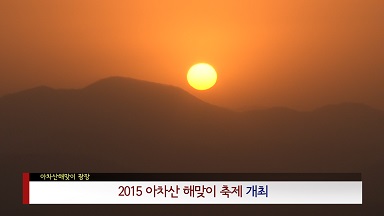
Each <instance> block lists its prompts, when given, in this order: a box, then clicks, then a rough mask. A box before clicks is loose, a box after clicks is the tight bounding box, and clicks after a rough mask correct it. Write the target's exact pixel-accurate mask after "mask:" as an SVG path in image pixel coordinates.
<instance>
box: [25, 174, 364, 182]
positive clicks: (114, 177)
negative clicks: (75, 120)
mask: <svg viewBox="0 0 384 216" xmlns="http://www.w3.org/2000/svg"><path fill="white" fill-rule="evenodd" d="M68 176H70V177H71V178H67V177H68ZM48 177H49V178H48ZM29 180H30V181H361V173H30V178H29Z"/></svg>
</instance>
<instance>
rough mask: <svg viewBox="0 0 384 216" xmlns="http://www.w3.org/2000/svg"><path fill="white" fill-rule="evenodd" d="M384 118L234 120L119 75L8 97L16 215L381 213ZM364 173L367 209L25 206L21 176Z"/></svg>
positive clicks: (349, 114) (3, 135)
mask: <svg viewBox="0 0 384 216" xmlns="http://www.w3.org/2000/svg"><path fill="white" fill-rule="evenodd" d="M383 144H384V112H383V111H380V110H376V109H373V108H371V107H369V106H366V105H363V104H354V103H344V104H338V105H330V106H325V107H323V108H319V109H317V110H314V111H311V112H298V111H294V110H291V109H287V108H271V109H264V110H254V111H247V112H233V111H230V110H227V109H224V108H220V107H217V106H214V105H211V104H208V103H205V102H203V101H201V100H199V99H198V98H196V97H194V96H192V95H191V94H189V93H187V92H186V91H184V90H182V89H180V88H176V87H173V86H168V85H162V84H157V83H151V82H146V81H139V80H134V79H129V78H120V77H113V78H107V79H104V80H101V81H98V82H96V83H94V84H92V85H90V86H87V87H85V88H83V89H71V90H55V89H51V88H48V87H38V88H34V89H30V90H26V91H22V92H19V93H15V94H11V95H7V96H4V97H2V98H0V152H1V153H0V154H1V159H0V160H1V165H0V166H1V167H0V169H1V171H2V173H3V174H4V176H7V177H6V179H8V180H5V182H2V186H1V187H2V188H1V191H3V196H1V198H0V199H1V200H0V203H1V209H2V210H3V211H5V212H7V214H6V215H25V214H30V215H35V214H36V215H50V214H51V213H52V212H55V214H57V215H65V214H67V213H71V214H72V215H81V214H87V215H88V214H92V215H114V214H122V213H123V214H129V213H132V214H139V215H154V214H156V215H180V214H182V215H212V214H222V215H234V214H236V215H237V214H240V215H246V214H247V215H248V214H253V213H256V212H257V213H259V214H264V215H381V214H380V213H383V212H384V211H383V210H382V209H381V202H382V201H383V199H382V194H383V192H384V190H383V188H384V187H382V186H381V185H382V182H383V180H384V173H383V168H382V167H383V166H384V159H383V155H384V154H383V153H384V146H383ZM23 171H24V172H25V171H27V172H62V171H64V172H66V171H68V172H83V171H86V172H362V173H363V186H364V200H363V202H364V204H363V205H300V206H294V205H292V206H290V205H271V206H268V205H265V206H260V205H257V206H252V205H250V206H248V205H241V206H239V205H232V206H222V205H203V206H196V205H192V206H188V205H181V206H179V205H171V206H159V205H157V206H156V205H154V206H152V205H151V206H133V205H128V206H67V205H66V206H22V205H21V186H20V185H21V172H23Z"/></svg>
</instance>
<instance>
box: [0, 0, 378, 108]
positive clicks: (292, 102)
mask: <svg viewBox="0 0 384 216" xmlns="http://www.w3.org/2000/svg"><path fill="white" fill-rule="evenodd" d="M0 29H1V33H0V95H4V94H6V93H10V92H15V91H19V90H22V89H26V88H30V87H34V86H38V85H48V86H51V87H56V88H78V87H83V86H85V85H87V84H90V83H92V82H94V81H96V80H98V79H101V78H105V77H108V76H127V77H132V78H138V79H143V80H148V81H155V82H160V83H166V84H171V85H175V86H179V87H181V88H183V89H185V90H187V91H189V92H191V93H193V94H195V95H196V96H198V97H199V98H202V99H203V100H205V101H207V102H211V103H214V104H218V105H222V106H227V107H232V108H244V107H254V106H256V107H259V106H262V107H269V106H288V107H292V108H296V109H299V110H303V109H304V110H305V109H312V108H314V107H318V106H322V105H325V104H329V103H338V102H344V101H355V102H364V103H367V104H369V105H371V106H374V107H379V108H382V109H384V1H383V0H311V1H309V0H290V1H287V0H268V1H267V0H264V1H256V0H230V1H229V0H228V1H225V0H211V1H209V0H185V1H180V0H172V1H171V0H162V1H160V0H159V1H155V0H140V1H139V0H137V1H130V0H125V1H123V0H122V1H117V0H105V1H101V0H33V1H32V0H31V1H27V0H2V1H0ZM197 62H207V63H210V64H211V65H212V66H214V67H215V68H216V70H217V72H218V82H217V85H216V86H214V87H213V88H212V89H210V90H208V91H204V92H198V91H196V90H194V89H192V88H191V87H190V86H189V85H188V83H187V81H186V73H187V71H188V69H189V67H190V66H191V65H193V64H194V63H197Z"/></svg>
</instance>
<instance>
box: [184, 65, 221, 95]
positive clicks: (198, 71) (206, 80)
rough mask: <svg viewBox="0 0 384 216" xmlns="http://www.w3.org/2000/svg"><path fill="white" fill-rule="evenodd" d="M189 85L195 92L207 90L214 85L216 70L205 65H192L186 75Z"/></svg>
mask: <svg viewBox="0 0 384 216" xmlns="http://www.w3.org/2000/svg"><path fill="white" fill-rule="evenodd" d="M187 80H188V83H189V85H191V86H192V87H193V88H195V89H197V90H207V89H210V88H211V87H212V86H214V85H215V84H216V81H217V73H216V70H215V69H214V68H213V67H212V66H211V65H209V64H207V63H198V64H195V65H193V66H192V67H191V68H190V69H189V71H188V74H187Z"/></svg>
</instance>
